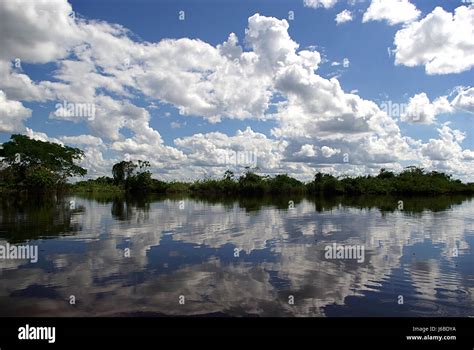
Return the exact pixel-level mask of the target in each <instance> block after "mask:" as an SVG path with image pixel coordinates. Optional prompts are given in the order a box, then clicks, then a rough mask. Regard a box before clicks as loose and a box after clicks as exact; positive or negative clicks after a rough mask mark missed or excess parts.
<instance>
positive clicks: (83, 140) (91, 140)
mask: <svg viewBox="0 0 474 350" xmlns="http://www.w3.org/2000/svg"><path fill="white" fill-rule="evenodd" d="M60 139H61V141H62V142H64V143H66V144H71V145H79V146H95V147H101V146H104V142H103V141H102V139H101V138H100V137H96V136H92V135H78V136H62V137H61V138H60Z"/></svg>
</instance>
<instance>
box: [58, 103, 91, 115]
mask: <svg viewBox="0 0 474 350" xmlns="http://www.w3.org/2000/svg"><path fill="white" fill-rule="evenodd" d="M54 108H55V109H56V111H55V112H54V115H55V116H56V117H61V118H68V117H77V118H87V120H94V119H95V104H94V103H72V102H67V101H63V102H62V103H56V105H55V107H54Z"/></svg>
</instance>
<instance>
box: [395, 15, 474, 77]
mask: <svg viewBox="0 0 474 350" xmlns="http://www.w3.org/2000/svg"><path fill="white" fill-rule="evenodd" d="M394 44H395V46H396V48H395V64H401V65H405V66H408V67H415V66H419V65H424V66H425V70H426V73H427V74H448V73H460V72H464V71H467V70H469V69H471V68H472V66H473V65H474V6H469V7H466V6H460V7H458V8H457V9H455V11H454V14H452V13H450V12H446V11H445V10H443V9H442V8H441V7H436V8H435V9H434V10H433V12H431V13H430V14H428V15H427V16H426V17H425V18H423V19H421V20H420V21H418V22H413V23H411V24H409V25H408V26H406V27H405V28H403V29H401V30H399V31H398V32H397V33H396V34H395V40H394Z"/></svg>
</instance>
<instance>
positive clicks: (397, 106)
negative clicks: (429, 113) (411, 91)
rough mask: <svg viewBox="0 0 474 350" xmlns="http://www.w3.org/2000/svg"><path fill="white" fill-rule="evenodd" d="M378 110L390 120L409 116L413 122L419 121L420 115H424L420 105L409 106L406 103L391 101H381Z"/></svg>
mask: <svg viewBox="0 0 474 350" xmlns="http://www.w3.org/2000/svg"><path fill="white" fill-rule="evenodd" d="M380 109H381V110H382V111H384V112H385V113H387V115H388V116H390V117H392V118H400V117H404V116H411V117H412V118H411V119H412V120H413V121H416V120H419V119H420V115H422V114H423V113H424V108H423V106H422V105H416V104H415V105H410V104H408V103H397V102H392V101H390V100H389V101H383V102H382V103H381V104H380Z"/></svg>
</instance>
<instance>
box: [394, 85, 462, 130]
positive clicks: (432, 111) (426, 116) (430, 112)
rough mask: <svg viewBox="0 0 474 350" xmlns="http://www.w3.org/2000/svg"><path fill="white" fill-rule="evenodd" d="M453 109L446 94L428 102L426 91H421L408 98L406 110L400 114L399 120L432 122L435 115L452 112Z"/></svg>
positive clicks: (421, 122) (434, 119) (422, 122)
mask: <svg viewBox="0 0 474 350" xmlns="http://www.w3.org/2000/svg"><path fill="white" fill-rule="evenodd" d="M453 110H454V109H453V107H452V106H451V104H450V102H449V101H448V99H447V97H446V96H442V97H439V98H437V99H435V100H434V101H433V102H430V99H429V98H428V96H427V95H426V93H424V92H422V93H420V94H416V95H415V96H413V97H411V98H410V100H409V103H408V105H407V108H406V112H405V113H403V114H402V115H401V120H402V121H404V122H409V123H420V124H433V123H434V122H435V121H436V116H437V115H439V114H444V113H452V112H453Z"/></svg>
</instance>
